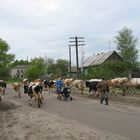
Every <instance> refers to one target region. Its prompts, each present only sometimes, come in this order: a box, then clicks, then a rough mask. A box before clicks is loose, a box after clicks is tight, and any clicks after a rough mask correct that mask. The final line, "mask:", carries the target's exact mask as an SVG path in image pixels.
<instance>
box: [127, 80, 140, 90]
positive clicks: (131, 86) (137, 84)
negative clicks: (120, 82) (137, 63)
mask: <svg viewBox="0 0 140 140" xmlns="http://www.w3.org/2000/svg"><path fill="white" fill-rule="evenodd" d="M125 87H126V91H127V92H128V93H129V92H131V93H136V88H140V78H131V79H130V80H129V81H128V82H127V83H126V84H125Z"/></svg>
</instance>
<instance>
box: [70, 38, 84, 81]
mask: <svg viewBox="0 0 140 140" xmlns="http://www.w3.org/2000/svg"><path fill="white" fill-rule="evenodd" d="M69 39H70V40H71V41H69V42H70V43H74V44H71V45H69V46H75V47H76V64H77V76H76V79H79V58H78V47H79V46H84V45H85V44H81V43H80V42H84V40H83V39H84V38H83V37H77V36H76V37H70V38H69ZM79 43H80V44H79ZM70 61H71V60H70Z"/></svg>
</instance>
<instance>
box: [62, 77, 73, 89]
mask: <svg viewBox="0 0 140 140" xmlns="http://www.w3.org/2000/svg"><path fill="white" fill-rule="evenodd" d="M73 81H74V78H67V79H64V80H63V82H64V86H65V87H70V84H71V83H72V82H73Z"/></svg>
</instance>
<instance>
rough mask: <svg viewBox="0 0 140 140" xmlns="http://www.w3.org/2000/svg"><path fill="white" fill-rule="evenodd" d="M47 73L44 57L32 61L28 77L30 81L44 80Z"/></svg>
mask: <svg viewBox="0 0 140 140" xmlns="http://www.w3.org/2000/svg"><path fill="white" fill-rule="evenodd" d="M45 73H46V64H45V60H44V59H43V58H42V57H39V58H37V57H35V58H34V59H31V67H30V68H29V69H28V70H27V71H26V75H27V77H28V78H29V79H30V80H34V79H38V78H39V79H42V77H43V75H44V74H45Z"/></svg>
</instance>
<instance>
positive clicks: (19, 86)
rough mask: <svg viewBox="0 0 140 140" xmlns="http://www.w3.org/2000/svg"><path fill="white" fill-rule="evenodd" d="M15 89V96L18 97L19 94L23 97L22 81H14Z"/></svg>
mask: <svg viewBox="0 0 140 140" xmlns="http://www.w3.org/2000/svg"><path fill="white" fill-rule="evenodd" d="M12 86H13V89H14V91H15V92H16V94H15V97H17V94H18V98H20V97H21V88H22V84H21V83H12Z"/></svg>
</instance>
